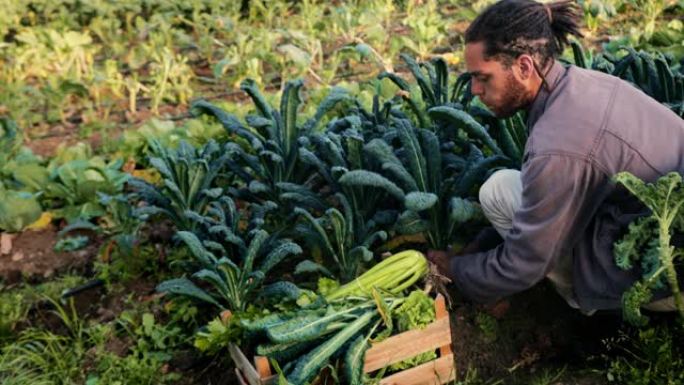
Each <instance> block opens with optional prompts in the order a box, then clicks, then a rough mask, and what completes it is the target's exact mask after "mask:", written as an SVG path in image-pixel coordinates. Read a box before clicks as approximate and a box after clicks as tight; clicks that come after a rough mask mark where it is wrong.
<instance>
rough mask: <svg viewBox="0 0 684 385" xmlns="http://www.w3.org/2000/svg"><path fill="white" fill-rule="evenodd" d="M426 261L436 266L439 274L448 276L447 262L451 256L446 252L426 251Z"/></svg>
mask: <svg viewBox="0 0 684 385" xmlns="http://www.w3.org/2000/svg"><path fill="white" fill-rule="evenodd" d="M427 259H428V261H430V262H432V263H434V264H435V265H436V266H437V270H439V273H440V274H442V275H443V276H445V277H448V276H449V270H450V269H449V260H451V256H450V255H449V254H448V253H447V252H446V251H442V250H428V252H427Z"/></svg>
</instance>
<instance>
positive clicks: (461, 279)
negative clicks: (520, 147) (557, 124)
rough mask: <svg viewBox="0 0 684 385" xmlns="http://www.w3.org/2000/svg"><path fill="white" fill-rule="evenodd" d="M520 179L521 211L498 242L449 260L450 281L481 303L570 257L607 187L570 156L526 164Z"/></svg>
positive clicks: (595, 170) (603, 176) (526, 283)
mask: <svg viewBox="0 0 684 385" xmlns="http://www.w3.org/2000/svg"><path fill="white" fill-rule="evenodd" d="M521 178H522V185H523V192H522V202H521V207H520V209H519V210H518V211H516V213H515V215H514V218H513V228H512V229H511V231H510V232H509V233H508V235H507V236H506V237H505V241H504V243H503V244H501V245H499V246H498V247H497V248H495V249H492V250H489V251H487V252H482V253H478V254H470V255H465V256H461V257H456V258H453V259H452V260H451V266H450V267H451V271H450V276H451V278H452V280H453V283H454V285H455V286H456V288H457V289H458V290H459V291H460V292H461V293H462V294H463V295H464V296H465V297H466V298H469V299H471V300H474V301H478V302H487V301H491V300H495V299H497V298H500V297H503V296H507V295H511V294H514V293H517V292H520V291H523V290H525V289H528V288H530V287H532V286H533V285H534V284H536V283H537V282H539V281H541V280H542V279H543V278H544V277H545V276H546V275H547V274H548V273H549V272H550V271H551V270H552V269H553V268H554V266H555V263H556V261H557V260H558V257H559V256H560V255H562V254H564V253H570V252H571V248H572V246H573V244H574V243H575V242H576V241H577V239H578V238H579V236H580V234H581V233H582V232H583V231H584V230H585V229H586V228H587V226H588V224H589V222H590V220H591V218H592V217H593V215H594V214H595V212H596V209H597V208H598V202H601V201H602V198H603V196H604V192H605V191H606V190H607V188H606V187H607V185H609V184H610V183H611V181H610V178H608V177H607V176H606V174H605V173H603V172H602V171H600V170H599V169H598V168H597V167H595V166H594V165H593V164H592V163H591V162H590V161H587V160H584V159H581V158H577V157H573V156H571V155H542V156H536V157H533V158H531V159H528V161H527V162H525V164H524V165H523V169H522V172H521Z"/></svg>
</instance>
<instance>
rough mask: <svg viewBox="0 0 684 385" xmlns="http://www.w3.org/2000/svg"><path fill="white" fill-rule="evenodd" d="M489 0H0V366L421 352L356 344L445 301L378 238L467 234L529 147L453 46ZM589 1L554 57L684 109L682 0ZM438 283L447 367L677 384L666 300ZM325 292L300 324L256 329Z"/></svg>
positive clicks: (334, 367)
mask: <svg viewBox="0 0 684 385" xmlns="http://www.w3.org/2000/svg"><path fill="white" fill-rule="evenodd" d="M492 3H493V1H490V0H475V1H468V0H363V1H361V0H358V1H341V0H333V1H318V0H298V1H295V0H240V1H237V0H235V1H225V0H183V1H181V0H120V1H112V0H25V1H23V0H22V1H20V0H0V10H1V11H0V383H1V384H7V385H15V384H16V385H18V384H27V385H28V384H32V385H33V384H64V385H66V384H85V385H105V384H121V385H128V384H150V385H151V384H188V385H189V384H237V383H238V382H237V381H238V380H237V378H236V377H235V374H234V369H235V368H234V364H233V362H232V361H231V359H230V356H229V355H228V344H229V343H231V342H232V343H236V344H238V345H240V346H242V347H244V349H245V350H246V351H247V352H248V353H250V354H255V353H258V354H261V355H268V356H269V357H271V358H273V361H272V365H273V366H274V367H275V368H276V369H277V370H278V371H279V373H281V375H282V376H281V377H282V378H281V381H284V382H282V383H286V381H289V382H290V383H292V384H295V385H296V384H300V383H301V384H304V383H316V384H347V383H353V384H361V383H369V384H370V383H378V381H380V379H381V378H382V377H383V376H384V375H385V374H387V373H392V372H396V371H399V370H403V369H406V368H410V367H413V366H415V365H417V364H420V363H423V362H427V361H430V360H432V359H434V357H435V355H434V354H433V355H429V354H426V355H424V356H418V357H414V358H413V359H411V360H407V361H404V362H400V363H398V364H395V365H392V366H391V367H388V368H385V369H383V370H382V371H380V372H375V373H372V374H362V372H361V368H362V365H360V366H359V362H361V364H362V361H359V359H358V357H356V356H354V354H353V353H358V354H357V356H359V357H361V359H362V357H363V355H362V352H363V351H365V350H364V349H365V347H366V345H368V344H370V342H375V341H380V340H382V339H383V338H387V337H388V336H389V335H392V334H396V333H398V332H402V331H406V330H411V329H416V328H421V327H424V326H425V325H426V324H428V323H430V322H432V321H433V320H434V317H435V315H434V314H432V313H434V311H433V312H432V313H430V312H431V311H432V310H431V309H432V308H433V307H432V301H433V300H432V296H431V295H425V294H420V293H424V292H425V290H423V289H425V288H426V283H425V280H424V276H425V275H426V274H427V267H425V268H424V269H423V270H421V269H422V268H419V267H420V266H422V265H421V263H419V262H416V261H421V259H420V258H419V259H414V260H409V259H404V260H403V262H402V261H401V260H399V262H396V263H397V265H395V267H394V270H392V267H391V266H390V267H387V266H386V265H383V264H382V263H383V261H387V260H390V261H392V259H391V258H390V259H387V256H389V255H397V253H400V252H401V251H403V250H408V249H415V250H419V251H421V252H427V250H431V249H432V250H434V249H437V250H445V249H447V248H451V249H459V248H462V247H463V246H464V245H466V244H468V243H469V242H470V241H471V240H472V239H473V238H474V236H475V235H476V234H477V233H478V232H479V230H481V229H482V228H484V227H486V226H487V225H488V224H487V223H486V219H485V218H484V217H483V215H482V213H481V211H480V208H479V205H478V203H477V189H478V187H479V186H480V185H481V183H482V182H483V181H484V180H485V179H486V177H487V176H488V175H489V174H490V173H491V172H492V171H494V170H496V169H499V168H519V167H520V163H521V158H522V151H523V148H524V144H525V139H526V137H527V133H526V130H525V124H524V119H525V117H524V116H523V115H522V114H518V115H516V116H514V117H513V118H509V119H504V120H499V119H496V118H495V117H494V116H493V115H492V114H491V113H490V112H489V111H488V110H486V108H485V107H484V106H483V105H482V104H481V103H479V101H478V100H477V99H476V98H473V97H472V95H471V94H470V91H469V77H468V74H466V73H465V65H464V63H463V45H464V43H463V41H464V37H463V34H464V32H465V30H466V28H467V26H468V25H469V23H470V21H472V20H473V19H474V18H475V16H476V15H477V14H478V13H479V12H480V11H482V10H483V9H484V8H485V7H486V6H488V5H489V4H492ZM578 6H579V7H580V8H581V9H582V10H583V33H584V35H585V37H584V39H582V41H575V42H573V45H572V46H571V47H568V48H567V50H566V52H565V53H564V55H563V61H564V62H565V63H568V64H570V63H572V64H575V65H578V66H582V67H585V68H591V69H594V70H598V71H603V72H607V73H611V74H613V75H615V76H619V77H621V78H623V79H625V80H627V81H629V82H631V83H633V84H634V85H635V86H637V87H639V88H640V89H642V90H643V91H644V92H646V93H647V94H648V95H650V96H652V97H653V98H655V99H656V100H658V101H659V102H661V103H663V104H664V105H666V106H667V107H668V108H670V109H671V110H672V111H674V112H675V113H676V114H678V115H679V116H681V117H683V118H684V0H578ZM672 183H678V184H681V178H680V179H679V180H678V181H674V182H672ZM678 186H679V185H678ZM682 199H684V194H682ZM675 212H676V209H675ZM680 215H681V216H682V217H684V213H682V214H680ZM682 223H684V221H682ZM672 226H673V228H674V226H676V224H675V225H672ZM653 234H654V235H653V236H654V237H657V236H658V234H657V233H653ZM661 235H662V234H661ZM668 238H669V237H668ZM650 239H651V238H645V239H644V240H641V241H639V242H641V243H634V247H633V250H635V251H634V254H638V250H637V249H638V248H643V249H644V250H646V248H647V247H648V241H649V240H650ZM639 250H641V249H639ZM649 250H650V249H649ZM651 255H658V250H656V251H655V252H654V254H653V253H652V254H651ZM673 255H675V256H677V257H676V258H679V256H681V253H680V252H679V250H677V251H675V252H674V253H673ZM661 257H662V255H661ZM407 258H408V257H407ZM416 258H417V257H416ZM618 258H619V256H618ZM676 262H677V263H676V264H677V265H679V264H681V262H680V261H679V260H678V259H677V260H676ZM401 263H404V265H401ZM376 266H380V267H378V268H375V267H376ZM396 266H403V268H397V267H396ZM409 267H410V268H409ZM374 268H375V270H374ZM381 269H386V270H381ZM379 271H385V272H392V274H389V273H387V274H386V275H385V276H383V275H382V274H379V273H378V272H379ZM402 273H405V274H404V275H402ZM366 274H368V275H366ZM373 274H377V275H373ZM388 276H393V277H394V276H397V277H401V279H399V278H397V279H394V280H386V281H383V280H382V279H381V278H382V277H388ZM428 276H429V277H430V278H428V281H429V283H428V284H427V285H428V286H429V287H432V288H434V287H437V288H439V289H440V290H442V289H443V288H442V286H444V285H443V284H441V283H439V282H437V283H436V282H432V277H433V276H432V275H429V274H428ZM363 277H366V278H367V279H370V278H369V277H372V278H373V282H376V281H375V279H376V278H377V279H378V282H382V285H384V286H382V285H381V287H378V288H376V289H374V290H372V292H357V291H355V290H356V289H353V288H350V287H351V286H347V285H346V284H348V283H349V282H358V281H359V280H362V279H364V278H363ZM378 277H380V278H378ZM645 278H648V277H645ZM369 282H370V281H369ZM376 284H377V283H374V285H376ZM377 285H380V284H377ZM670 285H672V282H670ZM433 291H434V290H433ZM444 291H446V292H449V291H450V289H449V288H446V289H444ZM414 293H415V294H414ZM421 295H422V296H421ZM450 297H451V299H452V301H451V312H450V316H451V324H452V329H453V341H454V346H453V349H454V354H455V357H456V368H457V373H456V375H455V377H456V379H454V380H453V381H451V382H450V383H452V384H461V385H465V384H469V385H475V384H538V385H542V384H547V385H551V384H582V385H584V384H605V383H615V384H638V385H646V384H654V385H655V384H658V385H660V384H668V385H669V384H684V354H683V353H684V329H682V326H683V325H684V323H683V321H682V318H681V317H679V318H678V315H676V314H648V316H649V319H648V320H646V319H645V318H641V317H640V315H638V314H635V313H634V312H630V311H629V310H630V309H627V310H625V312H623V311H620V310H616V311H614V312H612V311H606V312H599V313H598V314H595V315H593V316H591V317H587V316H584V315H582V314H580V313H579V312H576V311H573V310H572V309H569V308H568V307H567V306H566V305H565V304H564V303H562V300H561V299H559V298H557V295H556V294H555V293H554V292H553V289H552V288H551V287H550V286H547V285H545V284H540V285H537V286H536V287H535V288H533V289H532V290H529V291H527V292H525V293H522V294H519V295H516V296H514V297H513V298H511V299H510V300H508V301H504V302H501V303H499V304H497V305H495V306H475V305H472V304H468V303H464V302H463V301H460V300H459V297H458V293H450ZM360 298H363V299H360ZM369 298H370V299H369ZM364 301H365V302H364ZM369 303H370V304H371V305H369ZM321 304H323V305H321ZM409 305H410V306H409ZM326 306H327V307H326ZM369 309H371V310H369ZM419 309H420V311H419ZM632 310H633V309H632ZM324 313H325V314H326V316H328V317H331V318H330V319H331V320H334V322H330V323H327V324H325V325H323V326H324V327H323V328H322V329H321V330H317V331H316V333H318V334H316V333H312V334H310V335H304V334H302V335H300V336H299V337H298V338H299V339H286V338H285V337H283V336H282V335H281V337H278V338H276V337H273V336H274V335H275V336H278V332H279V331H278V330H280V332H282V329H284V327H282V328H281V329H277V330H271V329H270V328H271V326H272V324H268V320H269V319H272V318H274V317H282V318H283V319H288V320H290V321H292V320H297V321H300V322H301V323H300V324H298V328H302V329H307V328H305V327H304V326H307V327H310V328H311V329H313V328H314V326H312V325H314V324H316V322H319V324H317V325H319V326H320V322H322V321H320V319H318V318H316V319H315V320H314V321H312V319H314V318H315V317H322V315H321V314H324ZM345 314H352V315H354V317H355V318H353V317H350V316H347V315H345ZM333 316H334V317H337V318H334V317H333ZM269 317H270V318H269ZM298 317H301V318H298ZM307 317H308V318H307ZM312 317H313V318H312ZM364 317H365V318H364ZM364 319H368V320H369V321H368V323H366V324H361V321H360V320H364ZM260 322H261V323H260ZM291 323H292V322H291ZM259 325H261V326H259ZM263 325H267V326H263ZM352 327H355V328H357V329H356V330H352ZM307 330H308V329H307ZM352 332H353V333H352ZM260 333H261V334H260ZM302 333H303V332H302ZM345 333H346V334H345ZM283 334H285V333H284V332H283ZM291 334H292V333H291ZM264 335H268V336H269V338H270V340H267V339H264V338H265V337H264ZM326 336H328V337H330V336H335V338H330V341H339V344H337V345H334V346H333V345H325V343H322V342H321V339H324V338H325V337H326ZM286 337H287V336H286ZM279 338H280V339H279ZM288 338H292V336H291V335H290V336H289V337H288ZM283 341H286V342H283ZM288 344H289V345H288ZM331 344H332V342H331ZM292 347H295V348H301V349H299V350H298V353H296V354H294V355H293V357H298V356H301V357H305V358H306V359H307V360H309V361H310V362H312V363H315V365H317V366H316V367H311V368H309V367H304V365H303V364H301V365H298V364H297V362H298V361H295V358H292V357H290V356H288V358H284V357H285V356H284V355H283V356H280V355H278V354H281V353H282V354H285V353H284V351H285V350H287V349H289V348H292ZM319 348H320V349H319ZM322 348H327V349H328V350H330V352H331V354H329V355H325V354H323V353H322V352H323V351H325V350H326V349H322ZM269 349H271V350H269ZM333 353H334V354H333ZM354 357H356V358H354ZM276 358H277V359H276ZM354 359H356V361H354ZM300 366H301V367H300Z"/></svg>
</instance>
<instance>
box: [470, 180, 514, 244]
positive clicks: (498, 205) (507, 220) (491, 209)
mask: <svg viewBox="0 0 684 385" xmlns="http://www.w3.org/2000/svg"><path fill="white" fill-rule="evenodd" d="M479 197H480V204H481V205H482V211H483V212H484V214H485V216H486V217H487V219H489V222H491V223H492V225H493V226H494V228H495V229H496V231H498V232H499V234H500V235H501V236H502V237H505V236H506V234H507V233H508V231H509V230H510V229H511V227H512V226H513V215H514V214H515V211H516V210H517V209H518V208H519V207H520V204H521V201H522V181H521V179H520V171H518V170H508V169H506V170H499V171H497V172H495V173H494V174H492V175H491V176H490V177H489V179H487V181H485V182H484V183H483V184H482V187H481V188H480V193H479Z"/></svg>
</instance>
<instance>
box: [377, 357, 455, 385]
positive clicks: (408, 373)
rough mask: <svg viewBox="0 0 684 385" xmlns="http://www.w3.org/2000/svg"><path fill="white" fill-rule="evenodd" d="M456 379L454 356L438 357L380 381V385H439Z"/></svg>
mask: <svg viewBox="0 0 684 385" xmlns="http://www.w3.org/2000/svg"><path fill="white" fill-rule="evenodd" d="M455 379H456V368H455V366H454V355H453V354H450V355H448V356H444V357H440V358H438V359H436V360H434V361H430V362H426V363H424V364H422V365H419V366H416V367H415V368H411V369H407V370H404V371H402V372H399V373H396V374H393V375H391V376H389V377H385V378H383V379H382V380H380V385H441V384H444V383H446V382H452V381H454V380H455Z"/></svg>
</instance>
